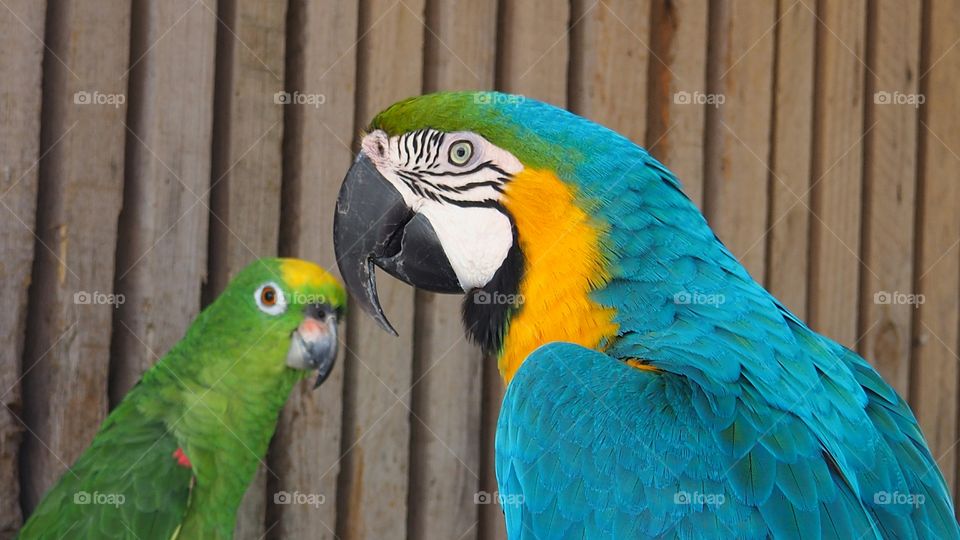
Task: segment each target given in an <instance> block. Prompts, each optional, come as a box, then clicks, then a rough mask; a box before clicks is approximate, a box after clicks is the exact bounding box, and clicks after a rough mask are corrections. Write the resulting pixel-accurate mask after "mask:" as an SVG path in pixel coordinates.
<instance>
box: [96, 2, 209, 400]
mask: <svg viewBox="0 0 960 540" xmlns="http://www.w3.org/2000/svg"><path fill="white" fill-rule="evenodd" d="M215 9H216V2H215V1H214V0H202V1H201V2H192V1H191V0H176V1H171V2H160V3H153V4H143V3H137V4H136V5H135V7H134V11H133V38H132V39H131V43H132V47H133V48H132V50H131V55H130V56H131V60H130V63H131V68H130V81H131V82H130V88H131V92H130V114H129V120H128V125H129V128H128V132H127V170H126V182H125V185H124V197H123V212H121V214H120V226H119V237H118V239H117V277H116V286H117V290H118V291H119V292H120V293H122V294H123V295H124V296H125V300H126V302H125V303H124V304H123V305H121V306H120V308H119V309H118V310H117V314H116V316H115V324H114V338H113V348H112V351H111V352H112V360H113V365H112V372H111V381H110V382H111V384H110V396H111V399H112V402H113V403H118V402H119V401H120V400H121V399H123V396H124V395H125V394H126V393H127V391H128V390H129V389H130V388H131V387H132V386H133V385H134V383H136V381H137V380H138V379H139V378H140V375H141V374H142V373H143V372H144V371H145V370H146V369H147V368H148V367H150V366H151V365H152V364H153V363H154V362H155V361H156V360H157V359H158V358H159V357H160V356H162V355H163V354H164V353H166V352H167V350H168V349H169V348H170V347H171V346H172V345H173V344H174V343H176V342H177V341H178V340H179V339H180V338H181V337H183V334H184V333H185V332H186V329H187V327H188V326H189V325H190V323H191V321H192V320H193V318H194V317H195V316H196V314H197V313H198V312H199V310H200V300H201V298H200V284H201V282H202V281H203V279H204V278H205V276H206V264H207V223H208V202H207V201H208V188H209V185H210V145H211V141H212V137H211V133H212V115H211V113H210V111H211V109H212V105H213V85H214V46H215V35H216V16H215V14H214V11H213V10H215Z"/></svg>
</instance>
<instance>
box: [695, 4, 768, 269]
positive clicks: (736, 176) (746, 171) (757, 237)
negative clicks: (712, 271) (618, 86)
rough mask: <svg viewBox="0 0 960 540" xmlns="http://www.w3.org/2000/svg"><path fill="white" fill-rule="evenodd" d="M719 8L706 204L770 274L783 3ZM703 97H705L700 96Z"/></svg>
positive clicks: (703, 101)
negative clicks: (777, 50) (777, 49)
mask: <svg viewBox="0 0 960 540" xmlns="http://www.w3.org/2000/svg"><path fill="white" fill-rule="evenodd" d="M715 6H716V10H713V9H711V13H710V16H711V18H712V19H713V21H712V23H711V24H712V30H713V31H714V32H715V33H714V34H712V35H711V37H710V43H711V47H714V50H713V52H712V53H711V54H712V56H711V62H712V63H711V65H710V67H709V69H710V72H709V74H708V77H709V84H710V93H708V94H705V95H703V94H700V95H701V96H703V97H701V98H698V94H693V93H691V94H690V95H689V98H686V97H685V99H684V100H685V101H687V100H689V101H690V102H691V106H703V107H708V108H709V110H708V112H707V114H708V115H712V122H711V124H710V126H711V129H710V132H709V134H708V137H709V139H708V145H709V151H708V152H707V171H706V175H707V190H706V192H705V194H706V200H705V207H706V209H707V218H708V219H709V221H710V226H711V227H713V230H714V231H715V232H716V233H717V236H719V237H720V239H721V240H722V241H723V242H724V243H725V244H726V245H727V247H728V248H730V251H731V252H733V254H734V255H735V256H736V257H737V258H739V259H740V262H741V263H743V265H744V266H746V268H747V270H748V271H750V273H751V275H752V276H753V277H754V279H756V280H758V281H760V282H762V281H763V279H764V263H765V257H766V255H765V253H766V231H767V204H768V202H769V201H768V198H767V194H768V187H769V175H770V169H769V165H768V161H769V152H770V136H771V133H770V106H771V99H772V97H771V87H772V81H773V79H772V77H773V59H774V54H773V53H774V24H775V21H776V13H775V11H776V9H775V8H776V6H775V5H774V4H773V3H771V2H762V3H756V2H750V1H747V0H728V1H722V2H718V3H717V4H716V5H715ZM698 99H699V101H698Z"/></svg>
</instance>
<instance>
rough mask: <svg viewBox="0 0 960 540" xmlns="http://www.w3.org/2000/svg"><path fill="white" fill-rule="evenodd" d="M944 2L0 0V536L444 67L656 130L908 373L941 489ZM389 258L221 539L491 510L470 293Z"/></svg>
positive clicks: (906, 383)
mask: <svg viewBox="0 0 960 540" xmlns="http://www.w3.org/2000/svg"><path fill="white" fill-rule="evenodd" d="M958 28H960V10H958V9H957V4H956V2H955V1H951V0H923V1H920V0H877V1H865V0H819V1H818V0H779V1H771V0H716V1H710V2H706V1H698V0H603V1H599V2H597V1H590V0H572V1H569V2H568V1H559V0H533V1H526V2H520V1H511V0H469V1H468V0H453V1H441V0H313V1H309V0H288V1H284V0H270V1H264V0H219V1H216V0H165V1H159V0H155V1H147V0H142V1H141V0H136V1H133V2H130V1H122V0H102V1H97V2H93V1H80V0H47V1H46V2H44V1H42V0H0V51H2V54H0V119H2V120H0V205H2V208H0V238H2V246H0V250H2V251H0V287H2V293H3V297H4V298H7V300H9V302H8V303H7V308H6V309H4V310H2V312H0V332H2V333H0V339H2V340H3V341H2V342H3V343H4V344H5V345H6V346H5V347H4V348H3V351H2V353H0V354H2V364H0V403H2V405H3V407H0V485H2V486H3V488H2V489H3V490H4V492H3V494H2V496H0V531H2V532H0V536H10V535H11V534H12V532H13V531H14V530H15V529H16V528H17V527H18V526H19V524H20V522H21V520H22V518H23V516H25V515H28V514H29V512H30V511H31V509H32V508H33V507H34V505H35V504H36V503H37V501H38V499H39V497H40V496H41V494H42V493H43V492H44V490H45V489H46V488H47V487H49V486H50V485H51V483H52V482H53V481H54V480H55V479H56V478H57V477H58V476H59V475H60V474H61V473H62V472H63V471H64V470H65V468H66V467H67V465H68V464H70V463H72V461H73V460H74V459H75V458H76V457H77V455H78V454H79V453H80V451H81V450H82V449H83V448H85V447H86V445H87V444H88V443H89V441H90V440H91V438H92V437H93V434H94V433H95V431H96V429H97V427H98V425H99V423H100V422H101V420H102V419H103V418H104V416H105V415H106V414H107V412H108V410H109V409H110V407H111V406H113V405H115V404H116V403H118V401H119V400H120V399H121V398H122V397H123V395H124V393H125V392H126V391H127V390H128V389H129V388H130V387H131V386H132V385H133V384H134V383H135V381H136V380H137V379H138V377H139V376H140V374H141V373H142V372H143V370H144V369H146V368H147V367H148V366H150V365H151V364H152V363H153V362H154V361H156V360H157V359H158V357H159V356H161V355H163V353H164V352H165V351H166V350H167V349H168V348H169V347H170V346H171V345H172V344H173V343H174V342H175V341H176V340H177V339H178V338H179V337H180V336H181V335H182V334H183V332H184V329H185V328H186V327H187V326H188V325H189V323H190V321H191V319H192V318H193V317H194V316H195V315H196V314H197V312H198V311H199V310H200V309H202V308H203V306H204V305H206V304H207V303H208V302H209V301H210V300H211V299H212V298H214V297H215V296H216V295H217V294H218V293H219V291H220V290H222V289H223V287H224V285H225V283H226V282H227V281H228V280H229V279H230V277H231V275H233V274H234V273H235V272H236V271H237V270H238V269H239V268H241V267H242V266H244V265H245V264H246V263H247V262H249V261H250V260H252V259H254V258H257V257H262V256H269V255H275V254H278V253H279V254H281V255H287V256H297V257H303V258H307V259H312V260H316V261H319V262H320V263H321V264H323V265H324V266H325V267H327V268H329V269H331V270H334V271H335V264H334V260H333V254H332V246H331V224H332V214H333V205H334V199H335V196H336V193H337V190H338V187H339V183H340V180H341V178H342V175H343V173H344V172H345V171H346V168H347V166H348V165H349V163H350V160H351V155H352V151H351V148H352V147H353V146H354V144H355V141H356V140H357V134H358V132H359V131H360V130H361V129H362V128H363V127H364V126H365V124H366V123H367V122H368V121H369V120H370V118H371V117H372V116H373V115H374V114H375V113H376V112H377V111H379V110H380V109H381V108H383V107H385V106H386V105H389V104H390V103H392V102H394V101H395V100H398V99H400V98H404V97H407V96H410V95H414V94H420V93H423V92H430V91H436V90H447V89H489V88H495V89H501V90H504V91H509V92H514V93H519V94H522V95H524V96H528V97H530V98H536V99H541V100H546V101H548V102H551V103H553V104H556V105H559V106H563V107H567V108H569V109H571V110H573V111H575V112H577V113H579V114H581V115H584V116H587V117H589V118H591V119H593V120H595V121H597V122H600V123H603V124H606V125H607V126H609V127H612V128H613V129H615V130H618V131H620V132H622V133H624V134H625V135H627V136H629V137H630V138H632V139H633V140H634V141H635V142H637V143H638V144H642V145H644V146H646V147H647V148H649V149H650V151H651V152H652V153H653V154H654V155H656V156H657V157H658V158H660V159H661V160H662V161H664V162H665V163H666V164H667V165H668V166H670V167H671V168H672V169H673V170H674V171H675V172H676V173H677V174H678V176H679V177H680V178H681V180H682V181H683V183H684V185H685V186H686V189H687V192H688V193H689V195H690V197H691V198H692V199H693V200H694V201H696V202H697V203H698V204H699V205H700V206H701V208H703V209H704V211H705V213H706V215H707V216H708V218H709V220H710V223H711V225H712V226H713V227H714V228H715V230H716V231H717V232H718V234H719V236H720V237H721V238H722V239H723V241H724V242H725V243H726V244H727V245H728V246H729V247H730V248H731V249H732V251H733V252H734V253H735V254H736V255H737V256H739V257H740V258H741V259H742V260H743V262H744V263H745V265H746V266H747V268H748V269H749V270H750V272H751V273H752V274H753V276H754V277H755V278H756V279H757V280H759V281H761V282H763V283H764V284H766V285H767V286H768V287H769V288H770V289H771V290H772V291H773V292H774V293H775V294H776V295H777V296H778V297H779V298H780V299H782V300H783V301H784V302H785V303H786V304H787V305H788V306H789V307H790V308H791V309H792V310H793V311H795V312H796V313H798V314H799V315H800V316H801V317H803V318H805V319H806V320H808V321H810V323H811V324H812V326H813V327H814V328H816V329H817V330H819V331H821V332H823V333H825V334H827V335H828V336H831V337H833V338H835V339H837V340H839V341H840V342H841V343H843V344H845V345H847V346H850V347H853V348H856V349H858V350H859V351H860V352H861V353H862V354H864V355H865V356H866V357H867V358H868V359H870V360H871V361H872V362H873V363H874V364H875V365H877V367H878V368H879V369H880V371H881V372H882V373H883V375H884V376H885V377H886V378H887V380H888V381H890V382H891V383H892V384H893V385H894V386H895V387H896V388H897V390H898V391H899V392H900V393H901V394H903V395H905V396H907V397H908V398H909V401H910V403H911V404H912V405H913V407H914V410H915V411H916V414H917V416H918V417H919V419H920V423H921V425H922V427H923V430H924V432H925V434H926V436H927V438H928V440H929V442H930V446H931V448H932V450H933V453H934V455H935V457H936V458H938V461H939V463H940V465H941V468H942V470H943V471H944V472H945V474H946V476H947V481H948V483H949V484H950V485H951V489H954V490H955V488H956V484H957V480H958V474H957V469H958V467H957V461H958V460H957V453H958V450H957V444H958V442H957V441H958V413H957V411H958V407H960V401H958V358H957V355H956V351H957V350H958V347H960V341H958V326H960V324H958V311H960V308H958V298H960V249H958V243H960V174H958V171H960V92H958V91H957V88H958V87H960V50H958V49H960V48H958V47H957V45H958V42H960V30H958ZM380 287H381V299H382V300H383V302H384V304H385V308H386V311H387V313H388V315H389V317H390V320H391V321H393V323H394V325H395V326H397V328H398V330H399V331H400V337H399V338H394V337H391V336H389V335H387V334H386V333H385V332H383V331H381V330H380V329H379V328H378V327H377V326H375V324H373V323H372V321H370V320H369V319H368V318H365V317H363V316H362V314H360V313H356V312H355V313H353V314H352V316H351V318H350V321H349V325H348V331H347V333H346V343H345V347H344V354H343V355H344V357H343V359H342V361H341V363H340V364H339V366H338V367H337V369H336V370H335V372H334V374H333V376H332V377H331V378H330V380H328V381H327V383H326V384H325V385H324V386H323V387H322V388H321V389H320V390H319V391H317V392H309V391H307V390H306V388H299V389H298V390H297V391H296V392H295V393H294V395H293V396H292V397H291V399H290V401H289V403H288V406H287V408H286V410H285V411H284V413H283V417H282V419H281V423H280V428H279V431H278V433H277V439H279V440H281V441H283V444H278V445H275V446H276V449H275V450H272V451H271V453H270V455H269V457H268V459H267V463H266V466H264V467H263V468H262V470H261V472H260V473H259V474H258V476H257V478H256V480H255V482H254V484H253V486H252V488H251V489H250V491H249V492H248V494H247V497H246V499H245V502H244V506H243V508H242V510H241V513H240V519H239V523H238V535H237V537H238V538H244V539H247V538H261V537H267V538H318V537H319V538H334V537H340V538H349V539H360V538H369V539H380V538H401V537H404V536H410V537H413V538H438V539H449V538H464V539H472V538H482V539H488V538H503V536H504V535H503V529H502V524H501V521H502V516H501V513H500V508H499V507H498V505H497V497H496V494H495V491H496V484H495V480H494V477H493V472H492V455H493V448H492V431H493V427H494V425H495V422H496V417H497V413H498V408H499V403H500V397H501V395H502V389H501V383H500V380H499V377H498V374H497V372H496V367H495V363H494V362H493V361H491V360H485V359H483V358H481V355H480V354H479V353H478V352H477V351H476V350H475V349H474V348H473V347H472V346H470V345H469V344H467V343H466V342H465V341H464V340H463V337H462V336H463V334H462V332H461V329H460V322H459V312H458V306H459V299H458V298H456V297H439V296H435V295H432V294H425V293H420V292H414V291H413V290H412V289H410V288H409V287H407V286H405V285H402V284H399V283H398V282H395V281H393V280H391V279H389V278H383V279H381V280H380ZM280 449H282V451H280ZM954 493H955V491H954Z"/></svg>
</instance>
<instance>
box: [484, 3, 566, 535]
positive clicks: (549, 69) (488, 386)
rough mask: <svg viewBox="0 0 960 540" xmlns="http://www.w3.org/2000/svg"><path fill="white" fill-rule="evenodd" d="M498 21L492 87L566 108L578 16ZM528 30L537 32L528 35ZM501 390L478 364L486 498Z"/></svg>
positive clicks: (493, 482)
mask: <svg viewBox="0 0 960 540" xmlns="http://www.w3.org/2000/svg"><path fill="white" fill-rule="evenodd" d="M498 20H499V23H498V26H499V34H498V39H499V42H500V45H499V47H498V49H497V77H496V84H497V87H498V89H499V90H501V91H504V92H509V93H513V94H521V95H524V96H527V97H531V98H534V99H539V100H541V101H546V102H547V103H552V104H554V105H557V106H560V107H566V106H567V68H568V65H569V55H570V29H569V26H571V25H572V26H576V25H577V24H579V23H580V22H582V21H583V17H582V16H581V17H580V18H576V19H571V13H570V6H569V5H568V4H567V3H566V2H563V3H557V2H550V1H549V0H534V1H531V2H501V5H500V11H499V13H498ZM531 28H536V29H537V31H536V32H531V31H530V29H531ZM503 392H504V387H503V382H502V379H500V376H499V373H498V371H497V366H496V361H495V360H493V359H489V360H488V361H487V362H486V364H485V365H484V388H483V413H482V417H481V423H482V433H483V440H482V441H481V444H482V445H483V447H482V448H481V451H480V456H481V457H480V489H481V490H482V491H485V492H487V493H490V494H494V493H496V491H497V478H496V471H495V468H494V461H493V460H494V435H495V433H496V425H497V418H498V417H499V416H500V404H501V403H502V402H503ZM494 498H495V497H494ZM479 537H480V538H484V539H494V538H498V539H499V538H506V537H507V533H506V528H505V525H504V521H503V511H502V509H501V508H500V506H499V505H496V504H485V505H482V506H481V507H480V524H479Z"/></svg>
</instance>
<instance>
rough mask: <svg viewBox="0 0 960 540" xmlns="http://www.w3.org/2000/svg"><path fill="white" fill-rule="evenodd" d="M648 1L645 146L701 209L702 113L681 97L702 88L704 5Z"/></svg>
mask: <svg viewBox="0 0 960 540" xmlns="http://www.w3.org/2000/svg"><path fill="white" fill-rule="evenodd" d="M652 4H653V9H652V13H651V20H650V42H651V47H653V51H652V54H651V58H650V60H649V62H650V75H649V87H650V90H649V93H648V96H647V98H648V100H649V101H648V102H649V109H648V112H647V123H648V127H647V140H646V145H647V149H648V150H649V151H650V153H651V154H653V155H654V156H655V157H656V158H657V159H659V160H660V161H662V162H663V163H664V164H665V165H666V166H667V167H670V170H672V171H673V172H674V174H676V175H677V178H679V179H680V181H681V182H682V183H683V188H684V191H685V192H686V193H687V196H689V197H690V199H691V200H692V201H693V202H694V203H696V204H697V206H699V207H700V208H701V209H702V208H703V174H704V147H703V143H704V123H705V120H706V112H705V109H704V107H700V106H696V105H692V104H688V103H683V101H684V100H683V99H680V98H681V97H682V96H684V95H686V94H691V95H692V94H693V93H694V92H699V93H701V94H705V93H706V91H707V80H706V77H707V68H706V64H707V6H708V4H707V2H701V1H698V0H652ZM684 92H685V93H686V94H683V93H684Z"/></svg>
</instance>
